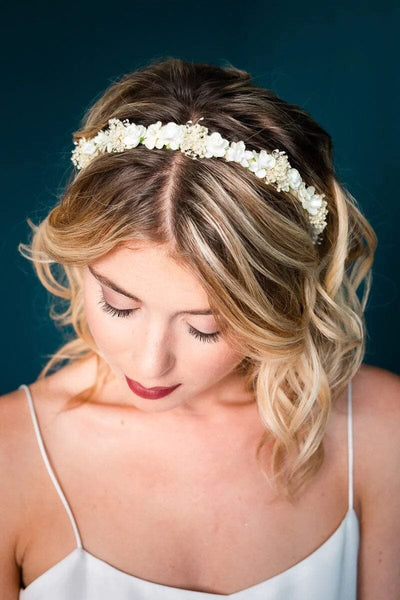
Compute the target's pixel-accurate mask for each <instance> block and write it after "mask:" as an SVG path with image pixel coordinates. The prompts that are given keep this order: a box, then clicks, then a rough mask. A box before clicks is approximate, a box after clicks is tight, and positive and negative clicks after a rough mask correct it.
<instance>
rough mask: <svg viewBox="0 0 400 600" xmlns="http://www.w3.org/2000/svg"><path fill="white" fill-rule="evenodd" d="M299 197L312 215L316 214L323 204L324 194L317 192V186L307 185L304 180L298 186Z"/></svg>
mask: <svg viewBox="0 0 400 600" xmlns="http://www.w3.org/2000/svg"><path fill="white" fill-rule="evenodd" d="M298 198H299V200H300V202H301V203H302V205H303V208H305V209H306V210H307V212H309V213H310V215H316V214H317V213H318V209H319V208H320V207H321V205H322V198H323V197H322V196H320V195H318V194H315V187H314V186H313V185H310V186H308V187H306V185H305V183H304V182H302V183H301V184H300V186H299V188H298Z"/></svg>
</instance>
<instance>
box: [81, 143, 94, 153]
mask: <svg viewBox="0 0 400 600" xmlns="http://www.w3.org/2000/svg"><path fill="white" fill-rule="evenodd" d="M81 152H83V154H89V156H91V155H94V154H96V152H97V148H96V144H95V143H94V142H93V140H88V141H86V140H85V141H84V142H83V144H82V146H81Z"/></svg>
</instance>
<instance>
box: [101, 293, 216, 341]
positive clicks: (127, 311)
mask: <svg viewBox="0 0 400 600" xmlns="http://www.w3.org/2000/svg"><path fill="white" fill-rule="evenodd" d="M99 304H100V305H101V307H102V309H103V310H104V312H106V313H108V314H110V315H111V316H112V317H120V318H127V317H129V316H130V315H131V314H132V313H134V312H135V311H136V310H138V309H137V308H115V307H114V306H111V304H109V303H108V302H107V301H106V299H105V298H104V296H103V295H101V297H100V300H99ZM189 333H190V334H191V335H193V336H194V337H195V338H197V339H198V340H201V341H202V342H216V341H217V340H218V338H219V336H220V332H219V331H215V332H214V333H203V332H202V331H199V330H198V329H195V328H194V327H192V326H191V325H189Z"/></svg>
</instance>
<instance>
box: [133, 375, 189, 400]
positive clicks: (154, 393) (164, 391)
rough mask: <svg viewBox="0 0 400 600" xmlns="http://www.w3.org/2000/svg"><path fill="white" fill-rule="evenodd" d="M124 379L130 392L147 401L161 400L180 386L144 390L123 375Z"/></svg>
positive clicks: (137, 383) (136, 382)
mask: <svg viewBox="0 0 400 600" xmlns="http://www.w3.org/2000/svg"><path fill="white" fill-rule="evenodd" d="M125 379H126V382H127V384H128V385H129V387H130V388H131V390H132V392H134V393H135V394H137V395H138V396H140V397H141V398H146V399H147V400H157V399H158V398H163V397H164V396H167V395H168V394H170V393H171V392H173V391H174V390H175V389H176V388H177V387H178V386H180V385H181V384H180V383H178V384H177V385H174V386H172V387H153V388H145V387H143V386H142V385H140V383H139V382H138V381H135V380H134V379H129V377H127V376H126V375H125Z"/></svg>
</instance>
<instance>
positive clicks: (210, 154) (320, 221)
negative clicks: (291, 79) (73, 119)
mask: <svg viewBox="0 0 400 600" xmlns="http://www.w3.org/2000/svg"><path fill="white" fill-rule="evenodd" d="M203 118H204V117H201V118H200V119H199V121H201V120H202V119H203ZM74 144H75V149H74V150H73V151H72V156H71V160H72V162H73V164H74V165H75V166H76V167H77V169H83V168H84V167H86V166H87V165H88V164H89V163H90V162H91V161H92V160H93V159H94V158H96V156H99V155H100V154H104V153H106V152H123V151H125V150H129V149H131V148H136V147H137V146H138V145H139V144H143V145H144V146H146V148H148V149H150V150H152V149H154V148H157V149H161V148H166V149H167V150H180V151H181V152H183V153H184V154H186V155H187V156H189V157H190V158H193V159H197V158H224V159H225V160H226V161H233V162H236V163H239V164H240V165H242V167H245V168H246V169H248V170H249V171H251V172H252V173H254V175H255V176H256V177H258V178H260V179H263V180H264V181H265V182H266V183H267V184H269V185H273V186H274V187H275V188H276V189H277V191H278V192H280V191H284V192H290V193H291V194H292V195H294V196H295V197H297V199H298V200H299V201H300V202H301V204H302V207H303V208H304V209H305V210H306V211H307V213H308V219H309V221H310V223H311V226H312V238H313V242H314V243H320V239H319V236H320V234H321V233H322V231H323V230H324V229H325V227H326V225H327V223H326V215H327V214H328V210H327V202H326V200H324V197H325V194H317V193H316V191H315V188H314V186H306V184H305V183H304V182H303V180H302V178H301V176H300V173H299V172H298V170H297V169H293V168H292V167H291V165H290V163H289V160H288V157H287V155H286V153H285V152H284V151H283V150H278V149H275V150H272V152H267V151H266V150H261V151H260V152H257V151H255V150H247V149H246V146H245V144H244V142H243V141H240V142H229V141H228V140H226V139H224V138H223V137H222V136H221V134H220V133H218V132H213V133H211V134H209V133H208V128H207V127H204V126H202V125H200V124H199V123H196V124H195V125H192V121H187V123H186V124H185V125H178V124H177V123H172V122H170V123H167V124H166V125H163V124H162V122H161V121H157V122H156V123H152V124H151V125H149V126H148V127H144V126H143V125H137V124H136V123H132V122H130V121H129V120H128V119H124V120H123V121H120V120H119V119H109V121H108V129H106V130H105V131H103V130H101V131H99V132H98V133H97V135H96V136H95V137H94V138H91V139H89V140H87V139H86V138H84V137H82V138H81V139H80V140H79V141H77V142H76V141H75V142H74Z"/></svg>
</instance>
